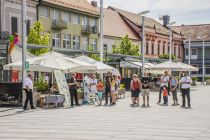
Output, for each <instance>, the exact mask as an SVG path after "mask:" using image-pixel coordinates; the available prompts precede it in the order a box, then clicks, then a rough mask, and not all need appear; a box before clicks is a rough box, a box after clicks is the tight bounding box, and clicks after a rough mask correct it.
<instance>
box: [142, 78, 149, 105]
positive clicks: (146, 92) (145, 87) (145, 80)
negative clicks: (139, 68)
mask: <svg viewBox="0 0 210 140" xmlns="http://www.w3.org/2000/svg"><path fill="white" fill-rule="evenodd" d="M141 83H142V96H143V105H142V106H143V107H145V96H147V106H148V107H149V93H150V86H151V79H150V77H149V76H146V75H145V76H144V77H142V79H141Z"/></svg>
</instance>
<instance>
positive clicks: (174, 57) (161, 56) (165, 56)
mask: <svg viewBox="0 0 210 140" xmlns="http://www.w3.org/2000/svg"><path fill="white" fill-rule="evenodd" d="M159 58H160V59H169V54H163V55H160V56H159ZM171 59H172V60H175V59H176V56H175V55H171Z"/></svg>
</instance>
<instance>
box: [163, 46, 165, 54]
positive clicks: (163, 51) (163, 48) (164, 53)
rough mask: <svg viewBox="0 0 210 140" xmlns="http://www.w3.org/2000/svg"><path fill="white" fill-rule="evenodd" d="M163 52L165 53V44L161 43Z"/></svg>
mask: <svg viewBox="0 0 210 140" xmlns="http://www.w3.org/2000/svg"><path fill="white" fill-rule="evenodd" d="M163 54H165V45H163Z"/></svg>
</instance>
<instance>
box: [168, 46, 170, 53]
mask: <svg viewBox="0 0 210 140" xmlns="http://www.w3.org/2000/svg"><path fill="white" fill-rule="evenodd" d="M169 53H170V46H168V54H169Z"/></svg>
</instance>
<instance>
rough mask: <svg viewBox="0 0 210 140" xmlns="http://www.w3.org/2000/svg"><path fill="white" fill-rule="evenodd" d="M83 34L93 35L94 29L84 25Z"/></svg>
mask: <svg viewBox="0 0 210 140" xmlns="http://www.w3.org/2000/svg"><path fill="white" fill-rule="evenodd" d="M82 33H84V34H92V33H93V28H92V27H91V26H89V25H84V26H82Z"/></svg>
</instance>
